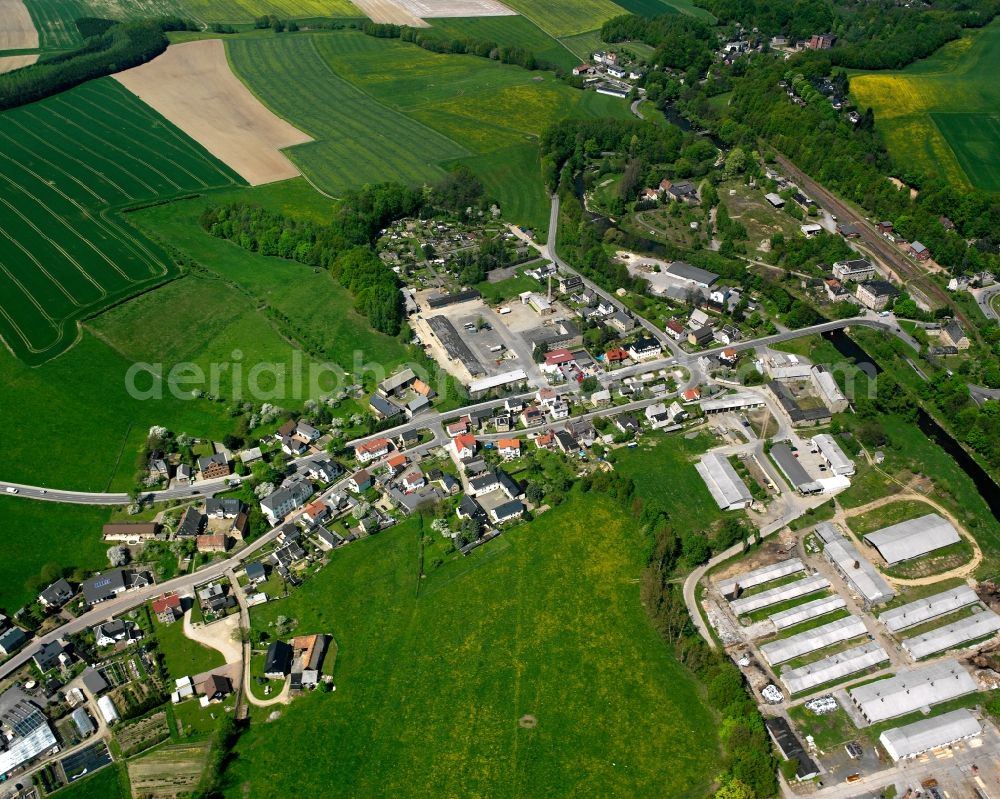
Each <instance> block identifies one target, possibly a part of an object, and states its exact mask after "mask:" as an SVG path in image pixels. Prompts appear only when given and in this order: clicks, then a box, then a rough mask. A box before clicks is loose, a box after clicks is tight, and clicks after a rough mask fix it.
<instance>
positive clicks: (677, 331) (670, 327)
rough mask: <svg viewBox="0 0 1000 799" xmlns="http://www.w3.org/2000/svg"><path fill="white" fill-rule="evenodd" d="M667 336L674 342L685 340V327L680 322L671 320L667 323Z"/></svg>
mask: <svg viewBox="0 0 1000 799" xmlns="http://www.w3.org/2000/svg"><path fill="white" fill-rule="evenodd" d="M666 330H667V334H668V335H669V336H670V337H671V338H672V339H673V340H674V341H680V340H681V339H682V338H684V325H682V324H681V323H680V322H678V321H677V320H676V319H671V320H670V321H669V322H667V327H666Z"/></svg>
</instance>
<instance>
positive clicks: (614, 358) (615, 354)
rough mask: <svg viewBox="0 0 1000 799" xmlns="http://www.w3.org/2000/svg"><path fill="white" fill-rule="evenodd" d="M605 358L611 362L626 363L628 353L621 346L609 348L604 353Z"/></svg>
mask: <svg viewBox="0 0 1000 799" xmlns="http://www.w3.org/2000/svg"><path fill="white" fill-rule="evenodd" d="M604 360H605V361H607V362H608V363H609V364H619V363H624V362H625V361H627V360H628V353H627V352H625V350H623V349H622V348H621V347H617V348H616V349H613V350H608V351H607V352H606V353H604Z"/></svg>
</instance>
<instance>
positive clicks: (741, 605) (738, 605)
mask: <svg viewBox="0 0 1000 799" xmlns="http://www.w3.org/2000/svg"><path fill="white" fill-rule="evenodd" d="M829 587H830V581H829V580H827V579H826V578H825V577H819V576H810V577H803V578H802V579H801V580H796V581H795V582H794V583H787V584H786V585H779V586H778V587H777V588H770V589H768V590H767V591H761V592H760V593H759V594H753V595H752V596H747V597H743V598H742V599H736V600H733V601H732V602H730V603H729V607H730V608H731V609H732V611H733V613H735V614H736V615H737V616H742V615H743V614H744V613H752V612H753V611H755V610H760V609H761V608H767V607H770V606H771V605H777V604H778V603H779V602H787V601H788V600H789V599H797V598H798V597H800V596H807V595H808V594H813V593H815V592H816V591H822V590H823V589H824V588H829Z"/></svg>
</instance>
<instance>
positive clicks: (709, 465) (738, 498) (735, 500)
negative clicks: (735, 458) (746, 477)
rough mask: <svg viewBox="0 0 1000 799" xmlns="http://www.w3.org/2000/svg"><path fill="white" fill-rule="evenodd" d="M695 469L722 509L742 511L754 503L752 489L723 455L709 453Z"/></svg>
mask: <svg viewBox="0 0 1000 799" xmlns="http://www.w3.org/2000/svg"><path fill="white" fill-rule="evenodd" d="M695 469H697V470H698V474H700V475H701V479H702V480H704V481H705V485H706V486H708V490H709V492H711V494H712V499H714V500H715V502H716V504H717V505H718V506H719V508H720V509H722V510H742V509H743V508H745V507H747V506H748V505H749V504H750V503H751V502H753V497H752V496H751V495H750V489H749V488H747V487H746V484H745V483H744V482H743V481H742V480H741V479H740V476H739V475H738V474H736V470H735V469H734V468H733V465H732V464H731V463H730V462H729V461H728V460H726V458H725V457H723V456H722V455H716V454H714V453H711V452H709V453H708V454H707V455H705V456H704V457H702V459H701V460H700V461H698V463H696V464H695Z"/></svg>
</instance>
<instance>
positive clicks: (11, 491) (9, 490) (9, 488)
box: [6, 486, 17, 494]
mask: <svg viewBox="0 0 1000 799" xmlns="http://www.w3.org/2000/svg"><path fill="white" fill-rule="evenodd" d="M6 491H7V493H8V494H16V493H17V489H16V488H14V486H7V488H6Z"/></svg>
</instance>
